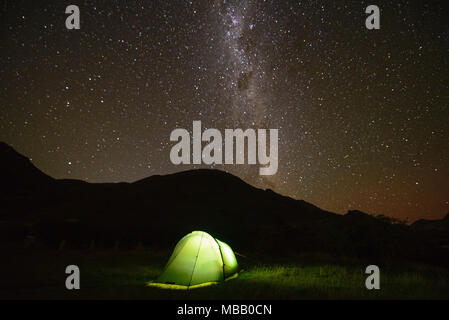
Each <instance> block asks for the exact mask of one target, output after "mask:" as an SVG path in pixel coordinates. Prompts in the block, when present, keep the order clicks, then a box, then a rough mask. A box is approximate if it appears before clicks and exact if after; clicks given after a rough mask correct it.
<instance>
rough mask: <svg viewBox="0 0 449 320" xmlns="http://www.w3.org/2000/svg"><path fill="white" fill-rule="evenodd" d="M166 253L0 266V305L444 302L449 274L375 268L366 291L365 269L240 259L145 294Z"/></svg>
mask: <svg viewBox="0 0 449 320" xmlns="http://www.w3.org/2000/svg"><path fill="white" fill-rule="evenodd" d="M168 257H169V253H168V252H163V253H161V252H159V253H156V252H151V251H143V252H122V253H111V252H96V253H79V252H78V253H77V252H65V253H63V254H61V253H55V252H35V251H27V252H25V251H24V252H22V253H21V254H15V255H11V257H10V258H8V259H6V260H5V261H4V262H2V265H1V267H0V272H1V275H2V279H1V282H0V298H2V299H24V298H25V299H449V270H446V269H441V268H436V267H431V266H422V265H417V264H406V263H403V264H402V265H398V264H394V265H393V264H389V265H379V267H380V269H381V289H380V290H367V289H366V288H365V279H366V277H367V275H365V273H364V271H365V268H366V266H367V263H362V262H359V261H354V260H334V259H323V258H320V259H318V258H310V257H309V258H302V259H301V258H297V259H295V261H278V262H276V263H273V262H269V261H266V260H258V261H255V259H243V258H241V259H240V260H239V263H240V265H241V267H242V268H243V269H244V271H243V272H241V274H240V275H239V277H238V278H236V279H233V280H230V281H228V282H226V283H223V284H220V285H213V286H209V287H204V288H198V289H193V290H182V291H179V290H166V289H159V288H152V287H146V286H145V283H146V282H148V281H150V280H153V279H155V278H156V277H157V276H158V275H159V274H160V273H161V271H162V269H163V267H164V264H165V262H166V261H167V259H168ZM69 264H75V265H78V266H79V268H80V270H81V289H80V290H75V291H69V290H67V289H65V279H66V276H67V275H66V274H65V267H66V266H67V265H69Z"/></svg>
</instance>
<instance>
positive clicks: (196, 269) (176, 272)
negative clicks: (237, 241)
mask: <svg viewBox="0 0 449 320" xmlns="http://www.w3.org/2000/svg"><path fill="white" fill-rule="evenodd" d="M237 271H238V264H237V260H236V258H235V255H234V252H233V251H232V249H231V248H230V247H229V246H228V245H227V244H226V243H224V242H221V241H220V240H218V239H215V238H213V237H212V236H211V235H209V234H208V233H206V232H203V231H193V232H191V233H189V234H188V235H186V236H184V237H183V238H182V239H181V240H180V241H179V242H178V244H177V245H176V247H175V249H174V250H173V253H172V255H171V257H170V259H169V260H168V262H167V264H166V265H165V268H164V271H163V273H162V274H161V275H160V276H159V278H158V279H157V280H156V283H154V282H150V283H148V286H156V287H161V288H169V289H192V288H196V287H202V286H206V285H209V284H213V283H217V282H221V281H225V280H229V279H230V278H234V277H236V276H237V275H238V273H237Z"/></svg>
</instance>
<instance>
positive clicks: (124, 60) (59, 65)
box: [0, 0, 449, 220]
mask: <svg viewBox="0 0 449 320" xmlns="http://www.w3.org/2000/svg"><path fill="white" fill-rule="evenodd" d="M369 4H371V3H368V2H363V1H335V2H333V1H302V2H298V1H272V2H269V1H252V0H244V1H223V0H222V1H219V0H215V1H211V0H207V1H206V0H202V1H115V2H109V1H101V2H100V1H79V2H78V3H77V5H78V6H79V7H80V11H81V29H80V30H67V29H66V28H65V18H66V15H65V7H66V5H68V4H66V3H62V2H61V1H46V2H45V4H39V3H34V2H33V1H23V2H20V1H14V2H6V1H5V2H4V4H3V5H2V7H1V17H0V18H1V19H0V21H1V24H2V28H1V30H2V31H1V36H2V41H1V43H0V49H1V51H0V52H1V54H0V108H1V112H0V139H1V140H3V141H5V142H7V143H9V144H11V145H12V146H13V147H14V148H16V149H17V150H18V151H19V152H21V153H23V154H25V155H27V156H28V157H29V158H31V159H32V161H33V163H34V164H35V165H36V166H37V167H39V168H40V169H41V170H43V171H44V172H46V173H48V174H50V175H51V176H53V177H56V178H75V179H82V180H86V181H91V182H105V181H135V180H137V179H141V178H144V177H147V176H149V175H153V174H167V173H172V172H177V171H181V170H187V169H192V168H199V167H206V166H193V165H192V166H175V165H173V164H172V163H171V162H170V159H169V153H170V149H171V147H172V145H173V144H172V143H171V142H170V140H169V136H170V132H171V131H172V130H174V129H175V128H186V129H188V130H191V128H192V122H193V121H194V120H201V122H202V125H203V129H205V128H217V129H219V130H223V129H225V128H242V129H245V128H254V129H257V128H267V129H268V128H275V129H279V169H278V172H277V174H276V175H274V176H271V177H268V178H261V177H260V176H259V175H258V167H259V166H248V165H236V166H232V165H225V166H215V168H217V169H221V170H226V171H228V172H230V173H232V174H235V175H237V176H239V177H241V178H242V179H244V180H245V181H247V182H248V183H251V184H253V185H256V186H258V187H261V188H271V189H274V190H275V191H277V192H279V193H281V194H284V195H288V196H291V197H294V198H297V199H304V200H306V201H308V202H311V203H313V204H315V205H317V206H319V207H322V208H324V209H327V210H331V211H334V212H338V213H345V212H346V211H347V210H351V209H360V210H362V211H365V212H368V213H372V214H387V215H391V216H394V217H399V218H407V217H408V218H410V219H411V220H415V219H417V218H420V217H425V218H440V217H442V216H443V215H444V214H446V213H447V212H448V211H449V198H448V197H449V192H448V190H449V167H448V163H449V148H448V142H449V130H448V125H447V123H448V120H449V110H448V104H449V101H448V100H449V94H448V83H449V72H448V71H449V59H448V56H449V55H448V53H449V52H448V51H449V31H448V30H449V27H448V21H447V16H448V12H447V10H446V8H445V7H444V6H443V5H440V4H439V3H437V2H432V4H425V3H416V2H412V3H410V2H407V1H377V2H376V4H377V5H378V6H379V7H380V9H381V29H380V30H367V29H366V28H365V17H366V14H365V8H366V6H368V5H369Z"/></svg>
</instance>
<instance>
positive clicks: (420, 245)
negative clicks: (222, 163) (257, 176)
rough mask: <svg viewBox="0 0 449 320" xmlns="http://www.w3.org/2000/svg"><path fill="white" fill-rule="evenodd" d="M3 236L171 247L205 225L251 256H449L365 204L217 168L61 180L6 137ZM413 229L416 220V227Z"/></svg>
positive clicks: (439, 259)
mask: <svg viewBox="0 0 449 320" xmlns="http://www.w3.org/2000/svg"><path fill="white" fill-rule="evenodd" d="M0 159H1V160H0V161H1V162H0V177H1V180H0V189H1V190H2V193H1V195H0V202H1V203H2V207H3V208H4V210H2V211H1V213H0V222H1V223H0V240H1V241H3V243H20V242H21V241H22V242H23V239H24V238H25V237H27V236H30V235H32V236H33V237H34V238H36V239H37V240H38V241H39V242H40V243H42V244H43V245H46V246H53V247H56V246H57V245H58V243H60V242H61V241H62V240H65V241H66V242H67V246H69V247H73V248H84V247H86V246H88V245H89V243H91V241H92V240H94V241H96V243H97V244H98V245H100V246H103V247H110V246H113V244H114V243H116V242H117V241H119V242H120V243H121V245H122V246H125V247H126V246H129V247H132V246H135V244H136V243H137V242H141V243H143V244H144V245H146V246H151V247H159V248H170V247H172V246H173V245H174V244H175V243H176V242H177V241H178V240H179V239H180V238H181V237H182V236H184V235H185V234H187V233H189V232H191V231H193V230H203V231H206V232H209V233H210V234H213V235H214V236H215V237H217V238H219V239H221V240H223V241H225V242H227V243H230V244H232V247H233V248H234V249H235V250H236V251H239V252H243V253H245V254H246V255H248V256H251V255H268V256H270V257H278V258H281V257H285V256H290V255H301V254H306V253H311V254H313V253H326V254H332V255H338V256H352V257H357V258H367V259H373V258H376V259H391V258H394V259H399V258H400V259H418V260H426V261H431V262H435V263H439V264H442V263H443V264H447V263H448V261H447V260H448V256H449V255H448V254H447V253H448V252H447V250H446V249H445V247H444V245H443V246H442V245H441V242H438V241H435V239H434V238H432V236H431V234H429V233H428V232H425V233H423V232H422V231H421V230H415V229H416V228H412V227H409V226H406V225H393V224H389V223H386V222H384V221H381V220H379V219H376V218H375V217H373V216H370V215H368V214H365V213H363V212H360V211H349V212H348V213H347V214H345V215H339V214H335V213H332V212H328V211H325V210H322V209H320V208H318V207H316V206H314V205H312V204H310V203H307V202H306V201H303V200H295V199H292V198H290V197H285V196H282V195H280V194H277V193H276V192H274V191H272V190H270V189H267V190H262V189H258V188H255V187H253V186H251V185H249V184H247V183H246V182H244V181H243V180H241V179H240V178H238V177H236V176H234V175H231V174H229V173H226V172H224V171H219V170H209V169H200V170H190V171H183V172H178V173H174V174H168V175H155V176H151V177H148V178H145V179H142V180H139V181H136V182H133V183H87V182H83V181H79V180H68V179H63V180H58V179H53V178H51V177H49V176H48V175H46V174H44V173H42V172H41V171H40V170H39V169H37V168H36V167H35V166H34V165H33V164H32V163H31V162H30V161H29V160H28V158H26V157H24V156H23V155H20V154H19V153H17V152H16V151H14V149H12V148H11V147H10V146H8V145H7V144H5V143H0ZM445 220H447V217H446V219H445ZM415 227H416V226H415Z"/></svg>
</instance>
